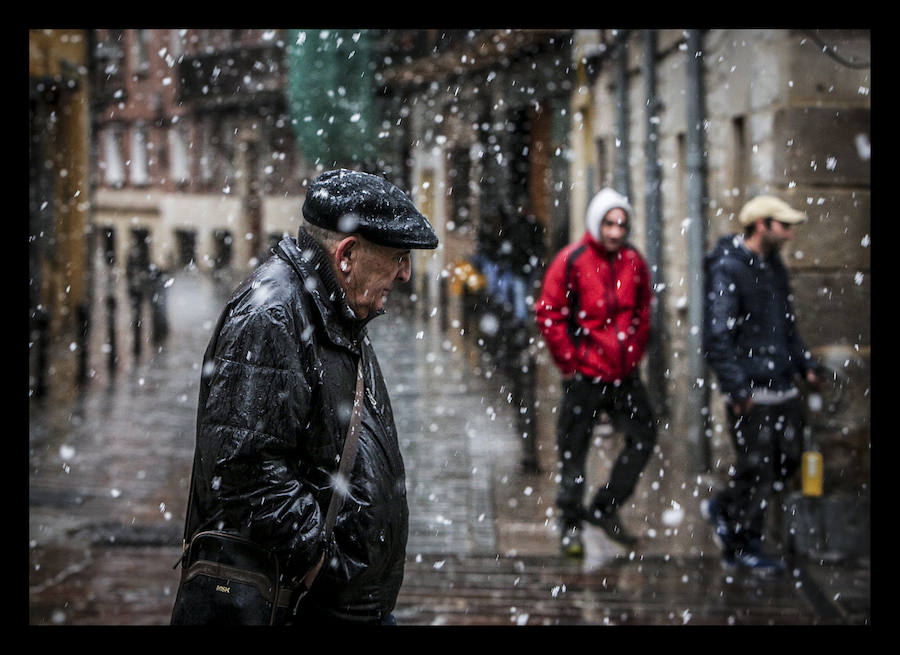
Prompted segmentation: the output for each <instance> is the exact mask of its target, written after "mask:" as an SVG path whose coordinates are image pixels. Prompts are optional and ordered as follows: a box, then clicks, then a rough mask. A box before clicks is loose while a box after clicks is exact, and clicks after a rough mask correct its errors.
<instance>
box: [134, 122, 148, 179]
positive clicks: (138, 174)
mask: <svg viewBox="0 0 900 655" xmlns="http://www.w3.org/2000/svg"><path fill="white" fill-rule="evenodd" d="M129 172H130V174H129V177H130V181H131V183H132V184H133V185H135V186H143V185H146V184H147V183H148V182H149V181H150V176H149V174H148V169H147V128H146V126H144V125H142V124H139V125H135V126H134V127H132V129H131V165H130V169H129Z"/></svg>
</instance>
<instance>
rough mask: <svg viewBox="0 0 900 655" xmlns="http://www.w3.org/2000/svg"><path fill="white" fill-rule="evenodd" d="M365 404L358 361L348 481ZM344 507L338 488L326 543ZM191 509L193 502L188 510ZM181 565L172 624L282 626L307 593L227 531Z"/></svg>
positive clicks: (264, 553)
mask: <svg viewBox="0 0 900 655" xmlns="http://www.w3.org/2000/svg"><path fill="white" fill-rule="evenodd" d="M362 403H363V371H362V359H360V362H359V366H358V367H357V375H356V398H355V400H354V403H353V414H352V415H351V417H350V426H349V427H348V429H347V438H346V439H345V441H344V451H343V453H342V455H341V462H340V466H339V469H338V475H339V476H340V477H341V478H343V479H349V477H350V472H351V469H352V466H353V462H354V460H355V459H356V447H357V437H358V436H359V426H360V422H361V412H362ZM192 489H193V485H192ZM342 503H343V494H341V493H339V492H338V490H337V489H334V490H333V491H332V493H331V501H330V503H329V504H328V512H327V514H326V515H325V541H326V543H327V541H328V538H329V537H330V536H331V532H332V529H333V528H334V522H335V519H336V518H337V513H338V511H339V510H340V506H341V504H342ZM190 506H191V503H190V501H189V502H188V511H190ZM179 564H181V566H182V569H181V581H180V582H179V585H178V593H177V595H176V596H175V605H174V607H173V609H172V620H171V623H172V625H279V624H284V623H288V622H290V621H291V620H292V618H293V616H294V615H295V614H296V612H297V607H298V606H299V604H300V601H301V600H302V599H303V597H304V596H305V595H306V593H307V592H308V591H309V588H308V587H307V585H306V584H305V583H304V581H303V580H300V581H296V582H294V583H292V584H289V583H287V582H286V581H284V580H282V579H281V571H280V570H279V566H278V558H277V557H276V555H275V553H274V552H273V551H272V550H270V549H269V548H265V547H263V546H261V545H260V544H257V543H254V542H252V541H250V540H248V539H245V538H243V537H241V536H238V535H235V534H231V533H228V532H220V531H204V532H198V533H197V534H196V535H194V536H193V537H192V538H191V541H190V543H189V544H187V545H186V547H185V549H184V553H183V554H182V556H181V558H180V559H179V560H178V562H176V563H175V566H176V567H177V566H178V565H179ZM316 566H318V564H317V565H316ZM313 568H315V566H314V567H313ZM311 570H312V569H311ZM304 579H305V577H304ZM310 584H311V582H310Z"/></svg>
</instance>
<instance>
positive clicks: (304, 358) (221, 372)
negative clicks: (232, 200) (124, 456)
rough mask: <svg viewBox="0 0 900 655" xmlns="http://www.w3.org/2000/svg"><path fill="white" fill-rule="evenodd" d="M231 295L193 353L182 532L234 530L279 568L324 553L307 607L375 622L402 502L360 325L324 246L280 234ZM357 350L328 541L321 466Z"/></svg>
mask: <svg viewBox="0 0 900 655" xmlns="http://www.w3.org/2000/svg"><path fill="white" fill-rule="evenodd" d="M273 252H274V254H273V255H272V257H270V258H269V259H268V260H267V261H266V262H264V263H263V264H262V265H261V266H260V267H259V268H258V269H256V270H255V271H254V272H253V273H252V274H251V275H250V276H249V277H248V279H247V280H245V281H244V282H243V283H242V284H241V285H240V286H239V287H238V288H237V289H236V290H235V292H234V294H233V296H232V297H231V299H230V300H229V302H228V303H227V305H226V306H225V309H224V310H223V312H222V315H221V317H220V319H219V322H218V325H217V326H216V328H215V331H214V333H213V336H212V339H211V340H210V343H209V347H208V348H207V351H206V354H205V355H204V360H203V374H202V380H201V387H200V401H199V407H198V414H197V444H196V452H195V456H194V472H193V476H192V492H193V493H192V495H191V499H192V500H191V503H190V508H189V515H188V520H187V522H186V526H185V535H186V538H188V539H189V538H190V537H191V536H192V535H193V534H195V533H196V532H198V531H200V530H207V529H220V530H221V529H225V530H229V531H235V532H238V533H240V534H243V535H244V536H246V537H248V538H250V539H253V540H254V541H257V542H259V543H262V544H265V545H267V546H269V547H272V548H274V550H275V551H276V553H277V554H278V556H279V558H280V562H281V567H282V569H283V571H285V573H286V574H287V575H288V576H289V577H294V576H302V575H303V574H304V573H305V572H306V571H307V570H308V569H309V568H310V567H311V566H312V565H313V564H314V563H315V562H317V561H318V559H319V556H320V554H321V553H322V550H323V548H324V549H325V564H324V566H323V567H322V570H321V572H320V573H319V575H318V577H317V578H316V581H315V583H314V584H313V587H312V590H311V591H310V593H309V595H308V596H307V599H306V601H304V602H305V604H311V605H313V606H315V611H316V612H318V613H321V614H323V615H324V616H326V617H334V618H338V619H345V620H360V621H378V620H380V619H381V618H382V617H384V616H385V615H387V614H388V613H389V612H391V610H392V609H393V607H394V602H395V600H396V597H397V594H398V592H399V589H400V585H401V582H402V580H403V569H404V559H405V555H406V541H407V534H408V508H407V499H406V482H405V471H404V466H403V460H402V458H401V455H400V450H399V447H398V441H397V433H396V428H395V425H394V417H393V412H392V410H391V404H390V400H389V399H388V393H387V389H386V387H385V384H384V380H383V378H382V374H381V370H380V368H379V366H378V361H377V359H376V357H375V352H374V350H373V349H372V346H371V344H370V343H369V339H368V337H367V334H366V330H365V324H364V322H359V321H356V320H355V319H354V316H353V313H352V312H351V311H350V309H349V307H348V306H347V304H346V302H345V301H344V300H343V292H342V291H341V290H340V288H339V287H338V284H337V281H336V279H335V277H334V273H333V271H332V269H331V267H330V263H329V262H328V261H327V259H326V254H325V251H324V250H323V249H322V248H321V247H320V246H318V244H316V243H315V242H314V241H313V240H312V239H311V238H310V237H309V235H307V234H306V233H305V232H303V231H301V232H300V234H299V236H298V239H297V240H295V239H293V238H285V239H283V240H282V241H281V242H280V243H279V244H278V245H277V246H276V247H275V248H274V251H273ZM360 357H362V361H363V367H364V378H365V385H366V391H365V402H364V407H363V415H362V426H361V429H360V434H359V446H358V453H357V457H356V462H355V465H354V468H353V473H352V476H351V486H350V496H349V497H348V498H347V499H346V501H345V502H344V505H343V509H342V510H341V512H340V514H339V515H338V518H337V521H336V523H335V527H334V533H333V535H332V537H331V539H330V542H329V543H327V544H326V543H324V539H323V525H324V521H325V512H326V510H327V507H328V501H329V499H330V495H331V479H330V476H331V474H332V473H334V472H335V471H336V470H337V463H338V461H339V458H340V453H341V450H342V448H343V444H344V438H345V435H346V432H347V425H348V422H349V418H350V414H351V409H352V404H353V398H354V394H355V387H356V369H357V362H358V361H359V358H360Z"/></svg>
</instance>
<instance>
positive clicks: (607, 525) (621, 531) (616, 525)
mask: <svg viewBox="0 0 900 655" xmlns="http://www.w3.org/2000/svg"><path fill="white" fill-rule="evenodd" d="M584 520H585V521H587V522H588V523H590V524H591V525H596V526H597V527H598V528H600V529H601V530H603V531H604V532H605V533H606V536H608V537H609V538H610V539H612V540H613V541H617V542H619V543H620V544H622V545H623V546H633V545H634V544H636V543H637V541H638V538H637V537H635V536H634V535H633V534H631V533H629V532H628V530H626V529H625V526H624V525H622V522H621V521H620V520H619V515H618V514H617V513H616V512H604V511H603V510H600V509H593V510H590V511H588V512H586V513H585V517H584Z"/></svg>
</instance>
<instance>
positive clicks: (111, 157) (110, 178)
mask: <svg viewBox="0 0 900 655" xmlns="http://www.w3.org/2000/svg"><path fill="white" fill-rule="evenodd" d="M101 139H102V141H103V144H102V145H103V167H104V169H105V171H104V182H106V184H108V185H109V186H113V187H120V186H122V185H123V184H125V165H124V163H123V161H122V129H121V128H120V127H119V126H118V125H111V126H109V127H107V128H105V129H104V130H103V133H102V136H101Z"/></svg>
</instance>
